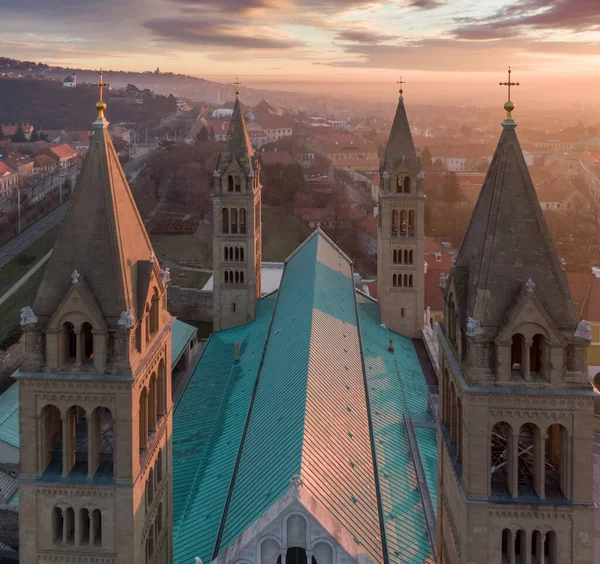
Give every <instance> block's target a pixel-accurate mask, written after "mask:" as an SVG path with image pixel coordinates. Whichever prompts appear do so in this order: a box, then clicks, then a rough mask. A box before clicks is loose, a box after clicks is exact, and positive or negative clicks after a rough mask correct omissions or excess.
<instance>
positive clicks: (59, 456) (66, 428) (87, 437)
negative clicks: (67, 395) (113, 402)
mask: <svg viewBox="0 0 600 564" xmlns="http://www.w3.org/2000/svg"><path fill="white" fill-rule="evenodd" d="M64 417H65V418H66V424H65V425H63V424H62V422H63V414H62V413H61V411H60V410H59V409H58V407H56V406H55V405H46V406H44V407H43V408H42V411H41V414H40V423H41V445H40V446H41V449H40V457H39V459H38V473H39V475H42V474H44V473H50V474H54V475H59V476H61V475H62V476H67V475H69V474H71V473H75V474H76V475H78V476H82V477H84V478H88V477H92V476H94V475H96V474H97V473H101V474H102V475H103V476H104V477H111V476H112V475H113V472H114V421H113V417H112V413H111V412H110V410H109V409H107V408H106V407H98V408H96V409H94V410H93V411H92V413H91V414H88V413H86V411H85V409H83V408H82V407H80V406H77V405H74V406H71V407H70V408H69V409H68V410H67V411H66V413H65V414H64Z"/></svg>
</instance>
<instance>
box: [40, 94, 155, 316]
mask: <svg viewBox="0 0 600 564" xmlns="http://www.w3.org/2000/svg"><path fill="white" fill-rule="evenodd" d="M99 104H100V103H99ZM101 105H102V106H104V104H103V103H102V104H101ZM97 107H98V106H97ZM98 109H99V115H98V119H97V120H96V122H94V133H93V135H92V138H91V143H90V148H89V150H88V152H87V155H86V158H85V161H84V163H83V167H82V170H81V174H80V176H79V180H78V182H77V186H76V188H75V192H74V195H73V198H72V200H71V202H70V204H69V210H68V212H67V216H66V218H65V220H64V223H63V225H62V227H61V230H60V233H59V235H58V239H57V241H56V243H55V245H54V250H53V251H52V256H51V257H50V261H49V263H48V266H47V268H46V271H45V273H44V278H43V280H42V283H41V285H40V288H39V291H38V294H37V297H36V300H35V304H34V310H35V312H36V314H37V315H38V316H42V317H44V316H51V315H52V314H53V313H54V311H55V310H56V308H57V307H58V305H59V304H60V303H61V301H62V300H63V298H64V297H65V295H66V293H67V291H68V289H69V287H70V286H71V284H72V280H71V274H72V273H73V271H74V270H77V271H78V273H79V274H80V275H82V276H83V277H84V278H85V280H86V281H87V283H88V285H89V287H90V289H91V291H92V292H93V294H94V296H95V298H96V299H97V301H98V304H99V306H100V308H101V310H102V313H103V315H104V317H105V318H108V319H107V322H108V323H109V324H113V323H114V324H116V322H117V320H118V319H119V317H120V315H121V312H123V311H126V310H129V309H134V310H137V294H138V276H139V273H138V270H139V269H138V263H140V261H149V260H150V255H151V253H152V245H151V243H150V240H149V238H148V234H147V233H146V230H145V228H144V223H143V221H142V219H141V217H140V215H139V213H138V210H137V207H136V204H135V201H134V199H133V195H132V194H131V191H130V189H129V185H128V184H127V180H126V179H125V174H124V172H123V169H122V168H121V164H120V162H119V159H118V157H117V153H116V152H115V148H114V146H113V144H112V141H111V139H110V135H109V133H108V129H107V127H108V122H107V121H106V120H105V119H104V115H103V111H102V110H103V107H101V108H98Z"/></svg>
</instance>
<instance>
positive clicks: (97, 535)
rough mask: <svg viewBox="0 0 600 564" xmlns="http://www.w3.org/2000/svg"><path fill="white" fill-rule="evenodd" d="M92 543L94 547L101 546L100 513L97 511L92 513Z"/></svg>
mask: <svg viewBox="0 0 600 564" xmlns="http://www.w3.org/2000/svg"><path fill="white" fill-rule="evenodd" d="M92 542H93V543H94V545H95V546H102V513H101V512H100V510H99V509H94V511H93V512H92Z"/></svg>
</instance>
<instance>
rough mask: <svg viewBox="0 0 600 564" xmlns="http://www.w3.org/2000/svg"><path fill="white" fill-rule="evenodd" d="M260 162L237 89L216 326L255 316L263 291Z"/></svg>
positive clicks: (217, 197) (217, 223) (220, 195)
mask: <svg viewBox="0 0 600 564" xmlns="http://www.w3.org/2000/svg"><path fill="white" fill-rule="evenodd" d="M260 190H261V185H260V165H259V162H258V159H257V158H256V157H255V156H254V150H253V149H252V145H251V144H250V139H249V137H248V132H247V130H246V122H245V121H244V115H243V113H242V108H241V105H240V92H239V89H238V90H236V98H235V106H234V108H233V115H232V116H231V121H230V123H229V130H228V131H227V139H226V141H225V148H224V150H223V151H222V152H221V154H220V155H219V160H218V162H217V166H216V169H215V188H214V195H213V213H214V222H213V225H214V228H213V329H214V331H221V330H222V329H229V328H230V327H236V326H238V325H243V324H245V323H248V322H249V321H252V320H253V319H254V310H255V307H256V300H257V299H258V298H260V295H261V283H260V282H261V263H262V226H261V216H260V206H261V192H260Z"/></svg>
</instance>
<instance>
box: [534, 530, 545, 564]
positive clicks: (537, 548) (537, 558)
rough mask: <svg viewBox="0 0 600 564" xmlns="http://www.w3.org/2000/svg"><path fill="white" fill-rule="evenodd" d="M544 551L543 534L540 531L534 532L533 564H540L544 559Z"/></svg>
mask: <svg viewBox="0 0 600 564" xmlns="http://www.w3.org/2000/svg"><path fill="white" fill-rule="evenodd" d="M543 551H544V544H543V541H542V533H540V531H533V533H532V535H531V563H532V564H539V563H540V562H541V558H542V552H543Z"/></svg>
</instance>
